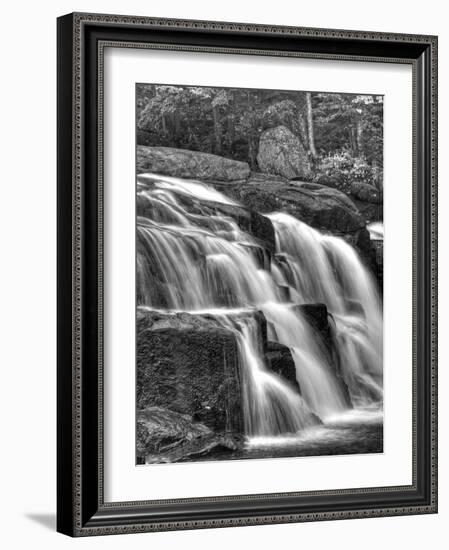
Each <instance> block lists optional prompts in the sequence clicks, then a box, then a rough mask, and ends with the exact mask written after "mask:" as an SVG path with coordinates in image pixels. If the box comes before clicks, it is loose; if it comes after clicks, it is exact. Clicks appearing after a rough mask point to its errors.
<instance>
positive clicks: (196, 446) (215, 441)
mask: <svg viewBox="0 0 449 550" xmlns="http://www.w3.org/2000/svg"><path fill="white" fill-rule="evenodd" d="M243 444H244V439H243V436H240V437H238V436H236V435H235V434H215V433H213V434H209V435H205V436H202V437H198V438H196V439H193V440H191V441H187V442H185V443H183V444H182V445H180V446H178V447H175V448H174V449H172V450H170V451H166V452H165V453H160V454H158V455H156V456H154V457H152V456H147V457H146V462H147V463H151V462H156V463H161V462H162V463H164V462H182V461H184V460H189V461H192V460H195V459H201V458H202V457H205V456H207V457H208V458H209V459H210V458H213V457H214V456H215V455H217V454H220V458H226V457H225V456H223V454H225V455H227V454H230V453H232V452H234V451H239V450H242V449H243Z"/></svg>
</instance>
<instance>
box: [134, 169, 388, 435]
mask: <svg viewBox="0 0 449 550" xmlns="http://www.w3.org/2000/svg"><path fill="white" fill-rule="evenodd" d="M137 201H138V214H139V215H138V218H137V303H138V306H140V307H147V308H148V307H149V308H153V309H163V310H166V311H168V312H169V311H188V312H190V313H194V314H195V313H197V314H204V312H207V313H208V314H209V315H211V316H213V318H214V320H215V322H217V323H220V324H221V325H222V326H224V327H226V328H227V329H229V330H232V331H233V333H234V334H235V336H236V341H237V344H238V350H239V362H240V365H241V377H242V410H243V416H244V425H245V432H246V434H247V435H248V436H259V437H260V436H278V435H282V434H294V433H298V432H300V431H302V430H304V428H308V427H309V426H312V425H313V424H316V423H317V422H319V421H320V420H321V421H326V420H327V419H331V418H332V417H333V416H335V415H338V414H340V413H342V412H343V411H345V410H347V409H348V407H349V406H350V403H351V402H352V404H353V405H355V406H356V407H363V406H366V405H368V404H370V403H379V404H380V403H381V402H382V310H381V302H380V298H379V296H378V294H377V291H376V285H375V282H374V281H373V279H372V277H371V275H370V273H369V271H368V270H367V269H366V268H365V267H364V265H363V263H362V261H361V260H360V258H359V257H358V255H357V253H356V252H355V250H354V249H353V248H352V247H351V246H350V245H349V244H347V243H346V242H345V241H344V240H343V239H341V238H337V237H332V236H327V235H323V234H321V233H319V232H318V231H316V230H314V229H312V228H310V227H309V226H307V225H306V224H304V223H302V222H300V221H298V220H296V219H295V218H293V217H291V216H289V215H287V214H281V213H273V214H270V215H268V216H267V217H269V218H270V220H271V222H272V224H273V227H274V229H275V238H276V249H275V251H274V254H273V255H272V257H271V258H270V260H269V261H267V262H266V261H261V256H263V254H265V252H264V251H263V250H262V248H261V243H260V242H259V241H258V239H256V238H255V237H253V236H252V235H251V234H250V233H248V232H246V231H244V230H243V229H242V228H241V227H240V225H239V224H238V219H239V216H241V215H242V212H244V211H245V209H244V208H243V207H241V206H240V205H239V204H238V203H237V202H235V201H233V200H231V199H229V198H228V197H226V196H225V195H224V194H222V193H220V192H218V191H216V190H215V189H213V188H212V187H210V186H207V185H205V184H202V183H199V182H195V181H189V180H182V179H178V178H169V177H165V176H158V175H153V174H146V175H143V176H139V178H138V194H137ZM310 303H324V304H326V305H327V308H328V311H329V318H330V324H331V327H332V329H331V332H332V338H333V339H334V342H335V348H336V350H337V353H336V354H335V356H334V357H331V356H330V355H329V351H328V350H327V349H325V346H324V345H323V341H322V339H321V338H320V336H319V334H317V331H316V330H315V329H314V328H313V327H312V326H311V325H310V323H309V322H308V320H307V319H306V318H305V317H304V316H303V313H302V312H301V310H300V309H299V308H298V307H296V306H297V305H301V304H310ZM258 312H262V313H263V315H264V317H265V319H266V321H267V325H268V337H269V339H270V340H272V341H275V342H278V343H280V344H283V345H285V346H287V347H288V348H289V349H290V351H291V354H292V358H293V361H294V364H295V369H296V378H297V381H298V384H299V387H300V389H301V393H298V391H297V390H296V389H295V388H293V387H292V386H291V385H290V383H289V382H288V381H287V380H284V379H282V378H281V377H280V376H278V375H277V374H275V373H274V372H272V371H270V369H269V368H268V366H267V365H266V364H265V359H264V350H263V339H262V334H261V329H260V323H258V322H257V319H256V317H257V315H260V313H258ZM336 363H338V365H337V364H336ZM337 367H338V368H337ZM348 392H349V396H350V399H349V398H348Z"/></svg>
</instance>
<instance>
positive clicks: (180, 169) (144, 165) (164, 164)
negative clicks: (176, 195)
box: [137, 145, 250, 182]
mask: <svg viewBox="0 0 449 550" xmlns="http://www.w3.org/2000/svg"><path fill="white" fill-rule="evenodd" d="M145 172H151V173H153V174H163V175H166V176H175V177H178V178H190V179H200V180H209V179H210V180H217V181H221V182H232V181H242V180H246V179H247V178H248V177H249V174H250V169H249V165H248V163H247V162H241V161H237V160H232V159H227V158H224V157H220V156H217V155H211V154H209V153H200V152H198V151H190V150H187V149H175V148H173V147H146V146H144V145H138V146H137V173H138V174H142V173H145Z"/></svg>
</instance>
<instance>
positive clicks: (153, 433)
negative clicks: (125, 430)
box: [136, 407, 243, 463]
mask: <svg viewBox="0 0 449 550" xmlns="http://www.w3.org/2000/svg"><path fill="white" fill-rule="evenodd" d="M136 430H137V432H136V435H137V461H138V462H139V463H142V462H145V461H146V462H148V463H152V462H158V463H160V462H179V461H182V460H186V459H189V460H192V459H194V458H199V457H201V456H204V455H211V454H212V453H214V452H217V451H220V452H223V451H226V450H227V451H235V450H238V449H240V448H241V446H242V444H243V438H242V437H239V436H237V435H232V434H224V433H214V432H213V431H212V430H211V429H210V428H208V427H207V426H205V425H204V424H201V423H199V422H194V421H193V419H192V417H191V416H189V415H185V414H180V413H177V412H173V411H170V410H168V409H165V408H161V407H147V408H145V409H141V410H138V411H137V426H136Z"/></svg>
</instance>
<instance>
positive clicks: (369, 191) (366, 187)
mask: <svg viewBox="0 0 449 550" xmlns="http://www.w3.org/2000/svg"><path fill="white" fill-rule="evenodd" d="M351 195H353V196H354V197H355V198H356V199H359V200H360V201H365V202H372V203H374V204H381V203H382V201H383V193H382V191H379V189H377V188H376V187H374V185H370V184H369V183H364V182H361V181H355V182H353V183H351Z"/></svg>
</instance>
